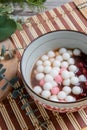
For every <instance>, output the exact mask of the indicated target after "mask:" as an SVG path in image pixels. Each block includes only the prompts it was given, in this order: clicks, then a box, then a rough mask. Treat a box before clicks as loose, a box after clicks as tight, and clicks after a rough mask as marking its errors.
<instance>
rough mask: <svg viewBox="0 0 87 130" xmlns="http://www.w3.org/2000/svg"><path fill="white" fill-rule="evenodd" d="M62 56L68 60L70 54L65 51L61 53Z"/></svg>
mask: <svg viewBox="0 0 87 130" xmlns="http://www.w3.org/2000/svg"><path fill="white" fill-rule="evenodd" d="M62 57H63V59H64V60H69V58H70V54H69V53H67V52H65V53H63V55H62Z"/></svg>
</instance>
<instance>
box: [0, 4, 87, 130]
mask: <svg viewBox="0 0 87 130" xmlns="http://www.w3.org/2000/svg"><path fill="white" fill-rule="evenodd" d="M30 19H31V20H30V21H31V22H27V23H26V24H24V25H23V30H22V31H20V32H19V31H16V33H15V34H13V35H12V37H11V39H9V40H10V41H11V42H12V43H13V44H14V45H15V47H17V48H25V47H26V46H27V45H28V44H29V43H30V42H31V41H32V40H34V39H35V38H37V37H38V36H40V35H42V34H44V33H47V32H50V31H54V30H60V29H68V30H76V31H80V32H84V33H86V34H87V21H86V19H85V17H83V15H82V14H81V13H80V11H79V10H78V9H77V7H76V6H75V4H74V3H73V2H70V3H67V4H65V5H63V6H61V7H58V8H54V9H52V10H50V11H46V12H44V13H42V14H38V15H35V16H32V17H31V18H30ZM22 54H23V49H20V50H19V51H18V52H17V56H18V58H19V59H20V58H21V55H22ZM18 72H19V74H20V64H19V68H18ZM20 84H22V82H21V81H20V82H18V83H17V85H18V86H19V85H20ZM25 92H26V91H25ZM18 100H19V99H17V100H14V99H12V98H11V94H9V95H8V97H7V99H6V100H4V101H3V103H1V104H0V130H47V128H48V130H82V129H83V128H85V127H86V126H87V109H82V110H79V111H78V112H74V113H66V114H62V113H58V112H52V111H49V110H46V109H44V108H43V107H42V106H41V105H38V104H37V103H35V102H33V100H32V99H31V98H30V97H29V99H28V100H29V101H30V102H32V103H31V105H30V108H31V109H30V108H28V107H27V108H26V109H25V110H21V106H22V105H23V104H25V102H26V101H25V100H22V101H21V103H20V104H18ZM31 110H32V111H34V110H37V112H36V113H35V115H34V114H33V113H32V112H31V114H29V115H28V116H27V115H26V112H28V111H31ZM45 123H46V128H45V127H43V126H44V124H45ZM84 130H87V128H85V129H84Z"/></svg>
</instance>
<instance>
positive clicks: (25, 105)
mask: <svg viewBox="0 0 87 130" xmlns="http://www.w3.org/2000/svg"><path fill="white" fill-rule="evenodd" d="M28 106H30V105H29V103H28V102H27V103H25V104H24V105H22V107H21V109H22V110H24V109H25V108H26V107H28Z"/></svg>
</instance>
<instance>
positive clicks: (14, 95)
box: [12, 90, 19, 99]
mask: <svg viewBox="0 0 87 130" xmlns="http://www.w3.org/2000/svg"><path fill="white" fill-rule="evenodd" d="M18 96H19V90H14V91H13V92H12V97H13V98H15V99H16V98H17V97H18Z"/></svg>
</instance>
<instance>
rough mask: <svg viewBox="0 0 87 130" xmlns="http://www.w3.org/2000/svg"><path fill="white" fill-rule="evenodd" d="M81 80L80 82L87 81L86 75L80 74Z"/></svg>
mask: <svg viewBox="0 0 87 130" xmlns="http://www.w3.org/2000/svg"><path fill="white" fill-rule="evenodd" d="M79 81H80V82H85V81H87V79H86V77H85V76H84V75H80V76H79Z"/></svg>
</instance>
